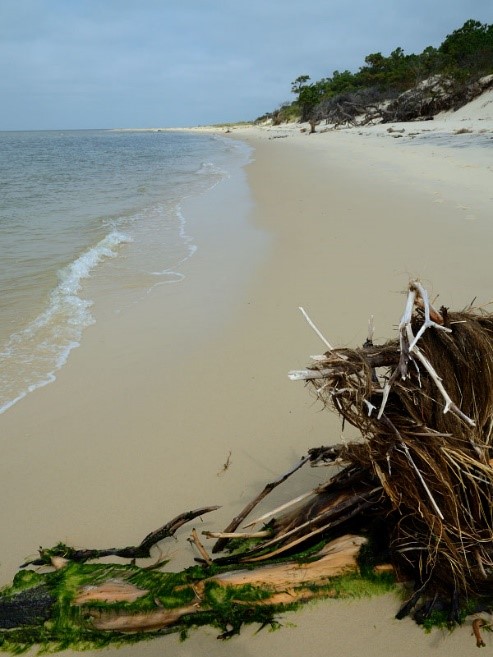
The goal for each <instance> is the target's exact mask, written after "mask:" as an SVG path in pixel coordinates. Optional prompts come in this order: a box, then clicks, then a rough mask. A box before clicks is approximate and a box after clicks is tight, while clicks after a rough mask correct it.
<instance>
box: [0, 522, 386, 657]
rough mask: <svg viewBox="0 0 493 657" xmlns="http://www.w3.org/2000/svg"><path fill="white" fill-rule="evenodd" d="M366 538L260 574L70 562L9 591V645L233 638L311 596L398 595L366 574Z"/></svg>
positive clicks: (0, 606)
mask: <svg viewBox="0 0 493 657" xmlns="http://www.w3.org/2000/svg"><path fill="white" fill-rule="evenodd" d="M365 542H366V541H365V539H364V538H362V537H361V536H353V535H346V536H344V537H340V538H338V539H335V540H334V541H331V542H329V543H327V544H326V545H324V546H323V547H322V548H321V549H319V550H316V551H314V552H312V553H311V554H307V555H305V556H304V557H299V558H296V559H294V560H293V559H291V560H286V561H283V562H278V563H275V564H270V565H267V566H266V565H262V566H259V567H257V568H254V569H244V568H231V567H230V568H228V570H227V571H224V569H222V568H220V567H218V566H217V565H214V564H211V565H207V564H201V565H196V566H193V567H191V568H188V569H186V570H184V571H182V572H180V573H171V572H160V571H157V570H146V569H144V568H140V567H138V566H136V565H132V564H131V565H116V564H109V565H108V564H101V563H97V564H94V563H92V564H89V563H81V562H70V561H66V562H65V563H63V564H60V566H61V567H60V568H59V569H57V570H53V571H52V572H48V573H44V574H40V573H36V572H32V571H21V572H20V573H19V574H18V575H17V576H16V578H15V581H14V583H13V585H12V586H11V587H9V588H8V589H5V590H4V591H3V594H2V598H1V602H0V627H3V628H4V630H3V631H2V632H1V633H0V646H1V647H2V648H3V649H4V650H12V651H18V650H19V649H22V648H23V647H28V646H30V645H32V644H34V643H36V644H40V645H42V646H44V647H46V648H49V649H50V650H56V649H63V648H67V647H71V648H72V649H77V648H83V647H87V646H91V647H98V646H105V645H108V644H109V643H114V644H120V643H125V642H135V641H138V640H139V639H142V638H148V637H149V636H150V635H151V633H154V634H155V635H156V636H157V635H162V634H166V633H170V632H180V633H181V634H182V635H184V634H186V632H187V631H188V630H189V629H190V628H191V627H196V626H200V625H204V624H207V625H212V626H214V627H216V628H217V629H218V630H219V631H220V633H221V635H220V636H221V638H228V637H229V636H232V635H233V634H235V633H237V632H239V630H240V627H241V626H242V625H243V624H244V623H258V624H260V625H266V624H269V625H275V624H276V622H277V621H276V618H277V616H278V614H279V613H281V612H285V611H288V610H292V609H295V608H296V607H297V606H298V605H299V604H301V603H303V602H306V601H307V600H312V599H314V598H323V597H342V596H350V595H362V594H369V593H379V592H384V591H387V590H389V588H391V587H392V585H393V579H392V576H389V575H388V574H386V573H384V574H378V573H367V574H366V576H365V577H362V575H361V574H360V573H359V567H358V564H357V559H358V555H359V553H360V548H361V546H362V545H363V544H364V543H365ZM18 602H19V603H20V604H21V606H22V607H23V608H24V611H25V612H26V610H30V612H29V613H28V614H27V615H26V613H25V617H24V618H22V619H20V618H17V617H15V615H14V614H13V610H14V609H15V608H16V607H17V606H18V605H17V603H18ZM40 605H41V606H40Z"/></svg>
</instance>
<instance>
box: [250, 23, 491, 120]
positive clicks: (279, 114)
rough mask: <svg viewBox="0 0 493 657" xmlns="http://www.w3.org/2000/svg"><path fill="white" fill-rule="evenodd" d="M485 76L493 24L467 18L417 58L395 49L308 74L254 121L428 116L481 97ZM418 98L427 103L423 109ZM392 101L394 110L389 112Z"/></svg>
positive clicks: (296, 80)
mask: <svg viewBox="0 0 493 657" xmlns="http://www.w3.org/2000/svg"><path fill="white" fill-rule="evenodd" d="M490 74H493V24H486V23H485V24H483V23H480V22H479V21H476V20H473V19H470V20H468V21H466V22H465V23H464V25H462V27H460V28H458V29H457V30H454V31H453V32H452V33H451V34H449V35H447V36H446V37H445V39H444V40H443V42H442V43H441V44H440V45H439V46H438V47H437V48H435V47H433V46H428V47H427V48H425V49H424V50H423V52H421V53H419V54H406V53H405V52H404V50H403V49H402V48H400V47H398V48H395V49H394V50H393V51H392V52H391V53H390V54H389V55H383V54H382V53H381V52H375V53H370V54H369V55H367V56H366V57H365V60H364V64H363V65H362V66H361V67H360V68H359V69H358V70H357V71H356V72H351V71H348V70H345V71H337V70H336V71H333V73H332V74H331V75H329V76H328V77H324V78H321V79H320V80H316V81H312V80H311V78H310V76H309V75H306V74H304V75H300V76H298V77H297V78H296V79H295V80H294V81H293V82H292V84H291V91H292V93H293V94H294V95H295V100H294V101H293V102H291V103H285V104H284V105H282V106H281V107H280V108H279V109H277V110H275V111H274V112H272V113H271V114H268V115H265V116H263V117H260V118H259V119H258V121H262V120H265V119H272V121H273V122H274V123H275V124H278V123H283V122H288V121H298V120H300V121H323V120H326V121H327V122H329V123H343V122H349V123H350V122H352V121H353V120H354V118H355V117H356V116H357V115H361V114H364V115H368V117H369V118H370V119H376V118H379V119H381V120H384V121H385V120H394V121H395V120H397V121H399V120H410V119H413V118H418V117H420V116H425V117H426V116H432V115H433V114H434V113H436V112H437V111H440V110H441V109H449V108H452V107H453V108H455V107H458V106H460V105H461V104H465V103H466V102H468V101H469V100H471V96H473V95H477V94H478V93H481V90H482V87H481V85H478V81H479V80H480V79H481V78H484V77H485V76H488V75H490ZM426 81H431V82H430V83H429V84H426ZM410 90H418V91H417V92H416V94H417V95H418V96H419V101H418V102H416V103H414V105H415V107H413V108H412V110H411V111H409V96H410ZM406 94H407V96H406ZM422 97H425V98H427V99H430V100H432V102H430V103H428V105H426V103H423V102H422ZM399 98H401V99H402V101H403V102H402V103H401V105H407V109H406V110H404V109H403V110H402V112H401V111H400V107H399V103H398V99H399ZM391 103H394V107H390V108H389V107H388V105H389V104H391ZM385 110H387V113H386V111H385ZM401 113H402V117H403V118H401Z"/></svg>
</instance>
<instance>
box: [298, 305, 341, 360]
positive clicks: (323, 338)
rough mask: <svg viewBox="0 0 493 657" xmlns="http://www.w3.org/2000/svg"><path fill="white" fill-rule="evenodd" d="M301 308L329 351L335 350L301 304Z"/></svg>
mask: <svg viewBox="0 0 493 657" xmlns="http://www.w3.org/2000/svg"><path fill="white" fill-rule="evenodd" d="M299 309H300V310H301V312H302V314H303V317H304V318H305V319H306V321H307V322H308V324H309V325H310V326H311V327H312V329H313V330H314V331H315V333H316V334H317V335H318V337H319V338H320V339H321V340H322V342H323V343H324V344H325V346H326V347H327V348H328V349H329V351H333V349H334V347H333V346H332V345H331V344H330V342H329V341H328V340H327V339H326V338H325V337H324V336H323V334H322V333H321V331H320V330H319V329H318V328H317V327H316V326H315V324H314V323H313V322H312V320H311V319H310V318H309V317H308V314H307V312H306V310H305V309H304V308H302V307H301V306H299Z"/></svg>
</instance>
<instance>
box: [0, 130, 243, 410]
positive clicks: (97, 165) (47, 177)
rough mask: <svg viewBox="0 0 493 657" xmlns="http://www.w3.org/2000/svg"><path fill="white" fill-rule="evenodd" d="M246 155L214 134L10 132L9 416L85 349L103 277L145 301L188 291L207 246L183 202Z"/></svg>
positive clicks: (3, 266)
mask: <svg viewBox="0 0 493 657" xmlns="http://www.w3.org/2000/svg"><path fill="white" fill-rule="evenodd" d="M248 158H249V150H248V147H247V146H245V145H244V144H242V143H241V142H236V141H231V140H229V139H227V138H225V137H222V136H220V135H213V134H208V133H189V132H173V131H158V130H156V131H109V130H108V131H103V130H100V131H60V132H58V131H48V132H17V133H15V132H3V133H1V132H0V412H4V411H6V410H7V409H9V408H10V407H11V406H12V405H13V404H15V403H16V402H17V401H19V400H20V399H22V398H23V397H25V395H27V394H28V393H29V392H31V391H32V390H35V389H36V388H38V387H40V386H43V385H46V384H47V383H50V382H51V381H53V380H54V379H55V377H56V372H57V371H58V370H59V369H60V368H61V367H63V365H64V364H65V363H66V361H67V358H68V357H69V354H70V352H71V350H72V349H74V348H75V347H77V346H79V345H80V343H81V340H83V332H84V329H85V328H86V327H88V326H89V325H90V324H92V323H93V322H94V321H95V317H94V313H93V312H92V309H91V306H92V300H91V298H90V297H89V296H88V295H87V294H86V293H85V283H87V281H88V279H89V277H91V276H92V275H94V273H95V272H98V274H99V275H100V276H102V277H103V279H104V275H105V271H108V275H110V276H111V280H110V283H109V287H110V288H111V287H113V288H114V289H117V288H122V289H128V290H131V291H132V292H133V293H136V294H137V295H139V294H140V295H141V294H145V293H146V291H149V290H151V289H152V288H153V287H154V286H156V285H163V284H166V285H168V284H169V285H179V284H180V282H181V281H182V280H183V277H184V273H183V271H182V268H183V264H184V263H185V262H186V261H187V260H188V259H189V258H192V257H193V255H194V253H195V251H196V250H197V248H198V247H199V245H197V244H196V243H195V241H194V236H193V235H191V234H189V232H188V230H187V218H186V216H185V215H184V214H183V210H182V203H183V201H184V199H186V198H188V197H191V196H197V195H200V194H203V193H206V192H207V191H208V190H209V189H211V188H212V187H214V186H215V185H217V184H218V183H220V182H221V181H223V180H224V179H225V178H227V177H228V175H229V172H230V171H232V169H233V168H234V167H237V166H242V165H243V164H245V163H246V162H247V161H248ZM110 262H111V263H112V266H111V268H110V267H108V264H109V263H110ZM115 262H116V263H117V264H118V266H117V267H115Z"/></svg>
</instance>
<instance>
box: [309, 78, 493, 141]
mask: <svg viewBox="0 0 493 657" xmlns="http://www.w3.org/2000/svg"><path fill="white" fill-rule="evenodd" d="M492 86H493V75H489V76H485V77H483V78H480V79H479V80H475V81H473V82H468V83H459V82H457V81H456V80H454V79H453V78H449V77H446V76H443V75H436V76H433V77H431V78H427V79H426V80H423V81H421V82H419V83H418V84H416V86H414V87H412V88H411V89H408V90H407V91H404V92H402V93H400V94H396V93H395V92H391V91H385V90H379V89H376V88H374V89H371V88H370V89H361V90H356V91H353V92H346V93H343V94H339V95H337V96H334V97H331V98H329V99H326V100H323V101H321V103H319V104H318V105H317V106H315V108H314V109H313V112H312V116H311V119H312V120H317V121H325V122H326V123H330V124H332V125H333V126H334V127H336V128H337V127H339V126H344V125H346V126H365V125H368V124H373V123H399V122H404V121H423V120H431V119H433V117H434V116H435V115H436V114H438V113H439V112H444V111H448V110H457V109H459V108H460V107H462V106H463V105H465V104H466V103H469V102H471V101H472V100H474V98H476V97H477V96H479V95H481V94H482V93H483V92H485V91H486V90H487V89H490V88H491V87H492Z"/></svg>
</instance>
